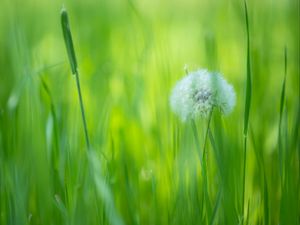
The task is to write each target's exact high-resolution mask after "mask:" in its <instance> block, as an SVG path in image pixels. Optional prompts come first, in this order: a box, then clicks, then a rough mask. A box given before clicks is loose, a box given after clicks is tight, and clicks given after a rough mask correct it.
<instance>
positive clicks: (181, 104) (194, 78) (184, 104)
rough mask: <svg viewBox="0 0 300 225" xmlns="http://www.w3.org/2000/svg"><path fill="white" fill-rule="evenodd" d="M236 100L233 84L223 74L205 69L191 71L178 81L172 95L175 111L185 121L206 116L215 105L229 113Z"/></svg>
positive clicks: (171, 100)
mask: <svg viewBox="0 0 300 225" xmlns="http://www.w3.org/2000/svg"><path fill="white" fill-rule="evenodd" d="M235 101H236V97H235V92H234V89H233V87H232V85H230V84H228V83H227V81H226V80H225V79H224V78H223V77H222V75H221V74H219V73H210V72H208V71H207V70H205V69H200V70H197V71H194V72H191V73H189V74H188V75H187V76H185V77H184V78H183V79H181V80H180V81H178V82H177V84H176V85H175V87H174V88H173V90H172V94H171V97H170V105H171V108H172V110H173V112H174V113H175V114H177V115H178V116H179V117H180V119H181V120H182V121H183V122H185V121H187V120H190V119H196V118H197V117H202V118H206V117H207V116H208V115H209V114H210V112H211V110H212V108H213V107H214V108H217V109H219V110H220V111H221V112H222V113H223V114H224V115H227V114H229V113H230V112H231V111H232V110H233V108H234V106H235Z"/></svg>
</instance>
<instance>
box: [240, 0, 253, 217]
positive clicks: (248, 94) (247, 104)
mask: <svg viewBox="0 0 300 225" xmlns="http://www.w3.org/2000/svg"><path fill="white" fill-rule="evenodd" d="M244 3H245V20H246V31H247V75H246V76H247V77H246V78H247V80H246V99H245V113H244V168H243V192H242V213H243V215H245V213H244V202H245V183H246V161H247V134H248V125H249V115H250V106H251V95H252V82H251V63H250V35H249V20H248V9H247V2H246V1H244Z"/></svg>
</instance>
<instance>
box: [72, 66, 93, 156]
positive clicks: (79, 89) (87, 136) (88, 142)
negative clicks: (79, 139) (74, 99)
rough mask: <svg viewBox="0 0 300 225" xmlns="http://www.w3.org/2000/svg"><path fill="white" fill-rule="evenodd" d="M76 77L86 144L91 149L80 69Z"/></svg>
mask: <svg viewBox="0 0 300 225" xmlns="http://www.w3.org/2000/svg"><path fill="white" fill-rule="evenodd" d="M75 77H76V86H77V91H78V98H79V104H80V109H81V116H82V122H83V128H84V134H85V140H86V146H87V149H88V150H89V149H90V140H89V134H88V128H87V123H86V119H85V112H84V106H83V100H82V95H81V88H80V82H79V74H78V70H76V73H75Z"/></svg>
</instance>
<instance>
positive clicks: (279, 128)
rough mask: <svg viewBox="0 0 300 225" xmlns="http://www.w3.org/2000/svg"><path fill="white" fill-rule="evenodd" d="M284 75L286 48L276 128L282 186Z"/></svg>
mask: <svg viewBox="0 0 300 225" xmlns="http://www.w3.org/2000/svg"><path fill="white" fill-rule="evenodd" d="M286 74H287V48H286V47H285V49H284V78H283V83H282V89H281V96H280V108H279V126H278V158H279V171H280V180H281V184H283V161H284V160H283V152H282V147H283V143H282V139H281V128H282V116H283V108H284V104H285V84H286Z"/></svg>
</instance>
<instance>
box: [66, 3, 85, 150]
mask: <svg viewBox="0 0 300 225" xmlns="http://www.w3.org/2000/svg"><path fill="white" fill-rule="evenodd" d="M61 25H62V30H63V35H64V39H65V44H66V48H67V53H68V57H69V61H70V66H71V70H72V73H73V74H74V75H75V78H76V85H77V92H78V97H79V103H80V110H81V116H82V122H83V128H84V134H85V140H86V145H87V149H88V150H89V149H90V141H89V135H88V129H87V124H86V118H85V112H84V106H83V100H82V94H81V88H80V82H79V73H78V65H77V60H76V55H75V50H74V45H73V40H72V35H71V29H70V24H69V18H68V13H67V11H66V9H65V8H63V9H62V11H61Z"/></svg>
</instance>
